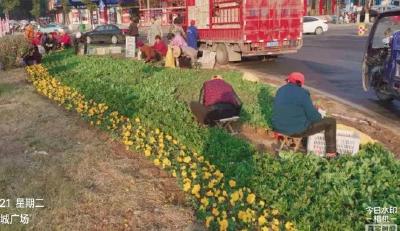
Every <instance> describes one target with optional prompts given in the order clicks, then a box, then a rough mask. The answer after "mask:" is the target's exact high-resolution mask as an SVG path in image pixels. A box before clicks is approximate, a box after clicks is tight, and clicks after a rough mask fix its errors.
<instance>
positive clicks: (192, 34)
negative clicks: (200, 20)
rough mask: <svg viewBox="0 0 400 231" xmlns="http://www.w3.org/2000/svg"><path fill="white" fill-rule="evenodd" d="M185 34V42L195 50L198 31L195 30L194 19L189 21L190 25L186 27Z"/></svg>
mask: <svg viewBox="0 0 400 231" xmlns="http://www.w3.org/2000/svg"><path fill="white" fill-rule="evenodd" d="M186 36H187V44H188V46H189V47H191V48H193V49H196V50H197V48H198V46H197V43H198V39H199V32H198V31H197V27H196V21H194V20H191V21H190V26H189V27H188V29H187V31H186Z"/></svg>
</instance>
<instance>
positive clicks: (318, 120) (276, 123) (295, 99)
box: [272, 72, 336, 158]
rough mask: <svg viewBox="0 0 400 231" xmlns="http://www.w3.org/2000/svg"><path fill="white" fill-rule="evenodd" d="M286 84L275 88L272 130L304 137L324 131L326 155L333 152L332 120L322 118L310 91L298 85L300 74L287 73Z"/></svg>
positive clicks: (302, 78)
mask: <svg viewBox="0 0 400 231" xmlns="http://www.w3.org/2000/svg"><path fill="white" fill-rule="evenodd" d="M286 81H287V84H286V85H284V86H282V87H281V88H279V89H278V91H277V93H276V96H275V100H274V105H273V109H272V127H273V129H274V131H277V132H279V133H282V134H284V135H287V136H291V137H307V136H310V135H313V134H316V133H318V132H321V131H324V132H325V142H326V154H327V155H326V156H327V157H328V158H332V157H335V156H336V120H335V119H334V118H326V117H325V118H322V116H321V114H320V113H319V112H318V109H317V108H316V107H315V106H314V105H313V103H312V101H311V97H310V93H309V92H308V91H307V90H305V89H304V88H302V86H303V85H304V75H303V74H302V73H300V72H293V73H291V74H290V75H289V76H288V78H287V79H286Z"/></svg>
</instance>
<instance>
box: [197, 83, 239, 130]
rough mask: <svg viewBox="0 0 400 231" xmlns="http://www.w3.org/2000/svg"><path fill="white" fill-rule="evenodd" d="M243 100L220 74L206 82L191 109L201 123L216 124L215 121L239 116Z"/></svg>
mask: <svg viewBox="0 0 400 231" xmlns="http://www.w3.org/2000/svg"><path fill="white" fill-rule="evenodd" d="M241 108H242V102H241V101H240V98H239V97H238V96H237V94H236V93H235V91H234V90H233V88H232V86H231V85H230V84H229V83H227V82H225V81H224V80H223V79H222V77H221V76H220V75H215V76H213V77H212V78H211V80H208V81H206V82H204V84H203V87H202V88H201V90H200V96H199V101H198V102H191V103H190V109H191V111H192V112H193V114H194V116H195V117H196V119H197V121H198V122H199V123H201V124H207V125H215V121H217V120H220V119H224V118H230V117H233V116H238V115H239V114H240V110H241Z"/></svg>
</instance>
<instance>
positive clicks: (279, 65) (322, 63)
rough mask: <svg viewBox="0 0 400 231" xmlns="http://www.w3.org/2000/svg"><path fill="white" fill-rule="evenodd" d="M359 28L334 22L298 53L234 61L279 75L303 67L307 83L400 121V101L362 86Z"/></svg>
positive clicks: (310, 38) (363, 41) (362, 45)
mask: <svg viewBox="0 0 400 231" xmlns="http://www.w3.org/2000/svg"><path fill="white" fill-rule="evenodd" d="M356 31H357V27H356V26H355V25H354V26H348V25H345V26H341V25H338V26H337V25H333V26H330V28H329V30H328V32H327V33H325V34H323V35H321V36H315V35H305V36H304V45H303V47H302V48H301V50H300V51H299V52H298V53H297V54H291V55H284V56H280V57H279V58H277V59H276V60H274V61H260V60H257V59H254V58H252V59H247V60H244V61H242V62H239V63H235V64H233V65H234V66H236V67H238V68H243V69H249V70H252V71H256V72H260V73H263V74H266V75H268V76H276V78H280V79H284V78H285V76H286V75H287V74H289V73H290V72H293V71H300V72H302V73H304V74H305V77H306V85H308V86H311V87H313V88H316V89H319V90H321V91H324V92H327V93H329V94H331V95H334V96H337V97H339V98H341V99H344V100H346V101H348V102H350V103H352V104H354V105H358V106H361V107H364V108H367V109H368V110H372V111H374V112H377V113H379V114H381V115H384V116H385V117H386V118H388V119H389V120H392V121H393V122H395V121H396V122H398V121H400V120H399V119H400V102H393V103H390V104H387V105H382V104H381V103H379V102H378V100H377V98H376V96H375V94H374V92H373V91H372V90H370V91H369V92H364V91H363V89H362V84H361V61H362V57H363V53H364V49H365V44H366V37H359V36H357V35H356Z"/></svg>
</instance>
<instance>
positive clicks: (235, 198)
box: [231, 191, 240, 204]
mask: <svg viewBox="0 0 400 231" xmlns="http://www.w3.org/2000/svg"><path fill="white" fill-rule="evenodd" d="M239 197H240V195H239V192H238V191H236V192H234V193H232V195H231V204H235V202H236V201H238V200H239Z"/></svg>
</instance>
